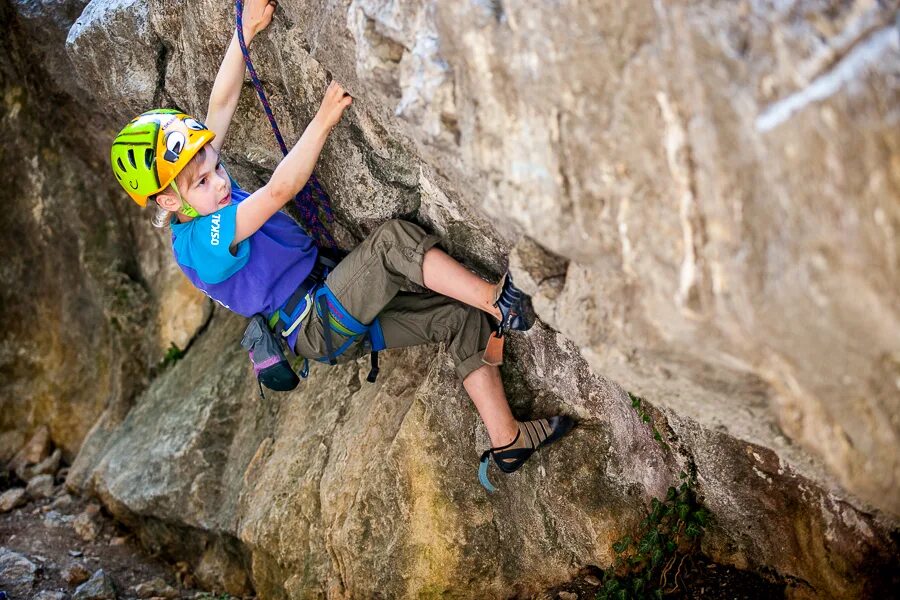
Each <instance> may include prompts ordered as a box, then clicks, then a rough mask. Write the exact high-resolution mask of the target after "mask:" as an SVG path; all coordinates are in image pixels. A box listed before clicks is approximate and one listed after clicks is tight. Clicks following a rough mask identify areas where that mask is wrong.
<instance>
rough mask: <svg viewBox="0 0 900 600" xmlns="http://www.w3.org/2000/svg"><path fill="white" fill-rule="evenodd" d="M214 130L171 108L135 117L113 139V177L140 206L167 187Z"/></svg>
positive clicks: (212, 136)
mask: <svg viewBox="0 0 900 600" xmlns="http://www.w3.org/2000/svg"><path fill="white" fill-rule="evenodd" d="M214 137H216V134H215V133H213V132H212V131H210V130H209V129H207V127H206V125H204V124H203V123H201V122H200V121H198V120H197V119H195V118H193V117H192V116H190V115H186V114H184V113H183V112H180V111H177V110H172V109H157V110H151V111H148V112H145V113H144V114H142V115H140V116H139V117H135V118H134V119H132V120H131V122H130V123H128V125H126V126H125V128H124V129H122V131H120V132H119V135H117V136H116V139H115V140H114V141H113V144H112V150H111V152H110V161H111V162H112V169H113V173H115V175H116V179H118V180H119V183H120V184H121V185H122V187H123V188H124V189H125V191H126V192H128V195H129V196H131V199H132V200H134V201H135V202H137V203H138V204H139V205H140V206H141V207H143V206H146V205H147V198H149V197H150V196H152V195H154V194H158V193H159V192H161V191H163V190H164V189H166V188H167V187H168V186H169V184H171V183H172V182H173V181H174V180H175V176H176V175H178V173H180V172H181V170H182V169H183V168H184V166H185V165H186V164H188V162H190V160H191V159H192V158H194V155H196V154H197V152H199V151H200V149H201V148H202V147H203V146H204V145H205V144H207V143H209V142H210V141H211V140H212V139H213V138H214Z"/></svg>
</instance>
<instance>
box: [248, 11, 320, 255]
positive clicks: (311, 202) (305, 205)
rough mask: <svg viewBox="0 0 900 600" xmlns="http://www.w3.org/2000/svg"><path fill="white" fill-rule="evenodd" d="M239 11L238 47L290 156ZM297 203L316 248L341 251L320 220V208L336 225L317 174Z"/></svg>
mask: <svg viewBox="0 0 900 600" xmlns="http://www.w3.org/2000/svg"><path fill="white" fill-rule="evenodd" d="M235 9H236V10H235V12H236V13H237V36H238V43H239V44H240V46H241V54H243V55H244V63H245V64H246V65H247V70H248V71H249V72H250V80H251V81H252V82H253V88H254V89H255V90H256V95H257V96H259V101H260V102H261V103H262V106H263V110H265V112H266V116H267V117H268V118H269V125H271V127H272V131H273V132H274V134H275V139H276V140H278V146H279V147H280V148H281V153H282V154H283V155H284V156H287V153H288V149H287V145H285V143H284V138H282V137H281V131H280V130H279V129H278V123H276V122H275V114H274V113H273V112H272V107H271V106H270V105H269V99H268V98H267V97H266V92H265V91H264V90H263V87H262V83H261V82H260V81H259V76H258V75H257V74H256V69H254V68H253V61H252V60H250V52H249V50H247V44H246V43H244V3H243V0H235ZM294 202H295V203H296V204H297V207H298V208H299V209H300V215H301V216H302V218H303V224H304V226H305V228H306V231H307V233H309V235H310V237H312V238H313V239H314V240H315V241H316V245H318V246H326V247H328V248H337V243H336V242H335V241H334V237H333V236H332V235H331V232H330V231H328V228H327V227H326V226H325V225H324V224H323V223H322V221H321V219H319V209H320V208H321V209H322V212H323V213H324V215H325V221H326V222H327V223H333V222H334V213H333V212H332V210H331V202H330V201H329V199H328V194H327V193H326V192H325V190H324V189H323V188H322V185H321V184H320V183H319V180H318V179H317V178H316V176H315V174H311V175H310V176H309V181H307V182H306V185H305V186H303V189H302V190H300V192H299V193H298V194H297V195H296V196H295V197H294Z"/></svg>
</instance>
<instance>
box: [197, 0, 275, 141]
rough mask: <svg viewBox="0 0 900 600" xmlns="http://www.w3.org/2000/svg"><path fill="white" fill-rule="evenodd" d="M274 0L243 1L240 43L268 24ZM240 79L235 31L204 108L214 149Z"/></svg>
mask: <svg viewBox="0 0 900 600" xmlns="http://www.w3.org/2000/svg"><path fill="white" fill-rule="evenodd" d="M277 4H278V3H277V1H276V0H246V2H245V3H244V18H243V22H244V42H245V43H246V44H247V46H248V47H249V46H250V42H251V41H252V40H253V38H254V37H256V34H257V33H259V32H260V31H262V30H263V29H265V28H266V27H268V26H269V23H271V22H272V14H273V13H274V12H275V7H276V6H277ZM243 82H244V57H243V56H242V55H241V46H240V44H239V43H238V37H237V31H235V32H234V34H233V35H232V36H231V43H230V44H229V45H228V50H227V51H226V52H225V58H224V59H222V64H221V65H220V66H219V73H218V74H217V75H216V81H215V83H214V84H213V89H212V92H211V93H210V95H209V108H208V109H207V111H206V126H207V127H209V128H210V129H211V130H212V131H213V132H214V133H215V134H216V137H215V139H214V140H213V141H212V142H210V144H211V145H212V147H213V148H215V150H216V152H218V151H219V150H221V149H222V144H224V143H225V134H226V133H228V126H229V125H230V124H231V117H232V116H234V111H235V109H236V108H237V104H238V99H239V98H240V96H241V85H242V84H243Z"/></svg>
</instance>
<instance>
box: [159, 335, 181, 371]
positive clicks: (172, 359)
mask: <svg viewBox="0 0 900 600" xmlns="http://www.w3.org/2000/svg"><path fill="white" fill-rule="evenodd" d="M184 354H185V350H182V349H181V348H179V347H178V346H177V345H176V344H175V342H170V343H169V349H168V350H166V355H165V356H164V357H163V359H162V361H160V363H159V367H158V370H160V371H162V370H164V369H165V368H166V367H168V366H169V365H174V364H175V363H176V362H178V361H179V360H181V359H182V358H183V357H184Z"/></svg>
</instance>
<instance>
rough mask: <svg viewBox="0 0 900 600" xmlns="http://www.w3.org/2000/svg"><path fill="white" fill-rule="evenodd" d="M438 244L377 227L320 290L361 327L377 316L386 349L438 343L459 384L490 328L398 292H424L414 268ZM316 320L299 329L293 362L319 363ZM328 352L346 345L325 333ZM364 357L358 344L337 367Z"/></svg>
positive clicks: (468, 311)
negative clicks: (406, 287)
mask: <svg viewBox="0 0 900 600" xmlns="http://www.w3.org/2000/svg"><path fill="white" fill-rule="evenodd" d="M438 241H440V238H439V237H437V236H435V235H429V234H426V233H425V232H424V231H423V230H422V228H421V227H419V226H418V225H415V224H413V223H409V222H407V221H401V220H392V221H388V222H386V223H384V224H382V225H380V226H379V227H378V228H377V229H376V230H375V231H373V232H372V234H371V235H369V237H367V238H366V239H365V240H364V241H363V242H362V243H361V244H360V245H359V246H357V247H356V248H355V249H354V250H353V251H352V252H351V253H350V254H349V255H347V257H346V258H344V259H343V260H342V261H341V262H340V264H338V265H337V266H336V267H335V268H334V270H333V271H332V272H331V273H329V274H328V277H327V278H326V280H325V283H326V284H327V285H328V287H329V288H330V289H331V291H332V292H333V293H334V295H335V296H337V298H338V300H340V302H341V304H342V305H343V306H344V308H345V309H346V310H347V312H349V313H350V314H351V315H353V317H354V318H356V320H357V321H359V322H361V323H371V322H372V320H373V319H375V317H376V316H377V317H378V318H379V320H380V322H381V329H382V331H383V332H384V341H385V344H386V345H387V347H388V348H402V347H405V346H415V345H418V344H426V343H434V342H444V344H445V345H446V347H447V351H448V352H449V353H450V356H451V357H452V358H453V363H454V365H456V371H457V372H458V373H459V376H460V377H461V378H462V379H465V378H466V377H467V376H468V375H469V373H471V372H472V371H474V370H475V369H477V368H479V367H480V366H481V365H482V364H483V363H482V362H481V355H482V353H483V351H484V349H485V347H487V342H488V338H489V337H490V334H491V326H490V323H489V322H488V319H487V315H486V314H485V313H484V312H482V311H480V310H478V309H477V308H474V307H471V306H467V305H465V304H462V303H461V302H458V301H456V300H453V299H451V298H448V297H446V296H442V295H440V294H433V293H424V294H416V293H409V292H401V291H400V288H401V287H402V286H403V284H404V283H406V282H407V281H411V282H413V283H415V284H417V285H419V286H422V287H424V286H425V283H424V281H423V277H422V260H423V257H424V255H425V252H426V251H428V250H429V249H430V248H432V247H433V246H434V245H435V244H437V243H438ZM323 332H324V327H323V322H322V319H321V318H320V317H319V315H318V313H317V311H316V310H315V308H313V310H311V311H310V313H309V315H308V316H307V317H306V319H304V322H303V323H302V324H301V325H300V333H299V336H298V337H297V343H296V344H295V350H296V352H297V353H298V354H300V355H301V356H306V357H308V358H320V357H322V356H325V354H326V351H325V338H324V333H323ZM331 333H332V337H333V340H334V347H335V348H337V347H339V346H340V345H341V344H342V343H343V342H344V341H346V338H345V337H343V336H341V335H340V334H339V333H338V332H336V331H332V332H331ZM368 351H369V350H368V348H367V347H366V344H365V343H364V342H363V341H362V340H359V341H357V342H355V343H353V344H352V345H351V346H350V347H349V348H348V349H347V351H346V352H344V354H342V355H341V356H339V357H338V358H337V361H338V362H347V361H350V360H355V359H356V358H358V357H360V356H361V355H363V354H365V353H367V352H368Z"/></svg>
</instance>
